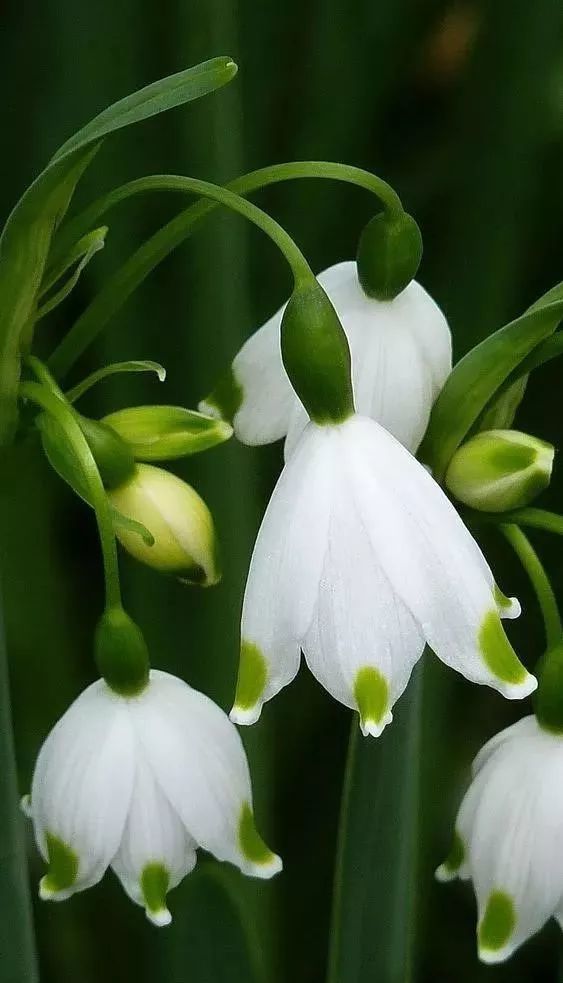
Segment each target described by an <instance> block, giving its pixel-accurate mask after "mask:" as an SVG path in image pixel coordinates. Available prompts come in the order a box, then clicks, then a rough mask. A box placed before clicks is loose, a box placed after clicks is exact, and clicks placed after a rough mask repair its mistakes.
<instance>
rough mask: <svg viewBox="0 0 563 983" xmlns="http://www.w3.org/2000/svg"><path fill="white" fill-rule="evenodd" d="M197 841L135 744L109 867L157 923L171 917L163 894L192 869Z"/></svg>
mask: <svg viewBox="0 0 563 983" xmlns="http://www.w3.org/2000/svg"><path fill="white" fill-rule="evenodd" d="M195 849H196V843H195V841H194V840H193V839H192V838H191V836H189V835H188V833H187V832H186V829H185V827H184V824H183V823H182V821H181V819H180V818H179V816H178V815H177V814H176V812H175V811H174V809H173V808H172V806H171V805H170V803H169V801H168V799H167V798H166V796H165V795H164V793H163V791H162V789H161V788H160V786H159V785H158V784H157V782H156V780H155V777H154V775H153V772H152V769H151V767H150V766H149V764H148V762H147V759H146V752H145V750H144V748H143V747H142V745H140V744H139V743H138V746H137V754H136V765H135V782H134V786H133V795H132V798H131V804H130V807H129V813H128V816H127V822H126V823H125V829H124V831H123V836H122V839H121V845H120V847H119V850H118V852H117V854H116V856H115V857H114V858H113V860H112V864H111V866H112V868H113V870H114V871H115V873H116V874H117V876H118V877H119V879H120V881H121V883H122V884H123V887H124V888H125V890H126V891H127V893H128V895H129V897H131V898H132V899H133V901H135V902H136V904H140V905H143V907H144V908H145V910H146V913H147V918H149V920H150V921H152V922H153V923H154V924H156V925H167V924H169V922H170V921H171V916H170V912H169V911H168V908H167V907H166V893H167V892H168V891H169V890H171V889H172V888H174V887H176V885H177V884H179V883H180V881H181V880H182V879H183V878H184V877H185V876H186V874H189V873H190V871H192V870H193V868H194V867H195V864H196V853H195Z"/></svg>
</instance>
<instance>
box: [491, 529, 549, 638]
mask: <svg viewBox="0 0 563 983" xmlns="http://www.w3.org/2000/svg"><path fill="white" fill-rule="evenodd" d="M499 529H500V531H501V532H502V534H503V536H504V537H505V538H506V539H507V541H508V542H509V543H510V545H511V546H512V549H513V550H514V552H515V553H516V556H517V557H518V559H519V560H520V562H521V564H522V566H523V567H524V570H525V571H526V573H527V574H528V577H529V578H530V582H531V584H532V587H533V588H534V593H535V595H536V597H537V599H538V603H539V606H540V609H541V613H542V618H543V623H544V626H545V636H546V642H547V648H548V649H549V648H552V647H553V646H554V645H557V644H558V643H559V642H560V641H561V634H562V628H561V616H560V614H559V608H558V606H557V600H556V597H555V594H554V591H553V588H552V586H551V584H550V582H549V578H548V576H547V574H546V572H545V570H544V567H543V564H542V562H541V560H540V558H539V556H538V554H537V553H536V551H535V550H534V548H533V546H532V544H531V543H530V541H529V539H528V537H527V536H526V535H525V534H524V533H523V532H522V530H521V529H519V528H518V526H516V525H514V524H513V523H503V524H501V525H500V526H499Z"/></svg>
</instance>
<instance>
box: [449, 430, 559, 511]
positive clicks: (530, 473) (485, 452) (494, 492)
mask: <svg viewBox="0 0 563 983" xmlns="http://www.w3.org/2000/svg"><path fill="white" fill-rule="evenodd" d="M554 453H555V451H554V448H553V447H552V445H551V444H547V443H545V441H543V440H538V439H537V438H536V437H530V435H529V434H525V433H520V432H519V431H518V430H486V431H484V432H483V433H479V434H477V435H476V436H475V437H472V438H471V439H470V440H468V441H467V443H466V444H463V445H462V446H461V447H460V448H459V450H457V451H456V453H455V454H454V456H453V457H452V459H451V461H450V465H449V467H448V470H447V473H446V486H447V488H448V489H449V490H450V492H451V493H452V495H454V496H455V497H456V498H457V499H459V501H460V502H463V503H464V504H465V505H469V506H471V508H474V509H479V510H481V511H483V512H506V511H508V510H509V509H516V508H521V507H522V506H524V505H528V503H529V502H531V501H532V500H533V499H534V498H535V497H536V495H539V493H540V492H541V491H543V490H544V488H547V486H548V485H549V482H550V479H551V469H552V467H553V457H554Z"/></svg>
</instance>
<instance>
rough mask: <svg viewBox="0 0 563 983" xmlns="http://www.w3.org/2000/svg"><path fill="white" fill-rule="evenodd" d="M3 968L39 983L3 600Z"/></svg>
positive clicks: (26, 982) (21, 982)
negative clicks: (17, 766)
mask: <svg viewBox="0 0 563 983" xmlns="http://www.w3.org/2000/svg"><path fill="white" fill-rule="evenodd" d="M0 803H1V808H0V858H1V862H0V908H1V910H2V913H3V917H2V918H1V919H0V964H1V967H2V973H1V977H2V980H6V983H7V981H8V980H9V981H10V983H39V972H38V969H37V957H36V951H35V938H34V930H33V917H32V911H31V901H30V897H29V885H28V878H27V858H26V855H25V848H24V842H23V835H22V816H21V811H20V802H19V794H18V781H17V771H16V760H15V750H14V738H13V731H12V714H11V708H10V690H9V679H8V666H7V657H6V643H5V638H4V626H3V623H2V611H1V598H0Z"/></svg>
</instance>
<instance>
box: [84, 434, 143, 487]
mask: <svg viewBox="0 0 563 983" xmlns="http://www.w3.org/2000/svg"><path fill="white" fill-rule="evenodd" d="M78 422H79V424H80V429H81V430H82V433H83V434H84V436H85V437H86V440H87V441H88V446H89V447H90V450H91V451H92V455H93V457H94V460H95V461H96V464H97V465H98V471H99V472H100V477H101V479H102V481H103V483H104V488H106V489H108V490H109V489H111V488H117V487H118V486H119V485H122V484H123V482H124V481H127V480H128V479H129V478H130V477H131V475H132V474H133V472H134V471H135V461H134V458H133V455H132V453H131V450H130V449H129V447H128V446H127V444H126V443H125V441H124V440H122V439H121V437H120V436H119V434H117V433H116V432H115V431H114V430H112V428H111V427H108V426H107V424H105V423H103V421H101V420H89V419H88V418H87V417H85V416H81V417H79V418H78Z"/></svg>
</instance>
